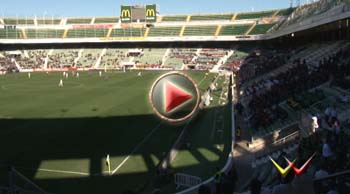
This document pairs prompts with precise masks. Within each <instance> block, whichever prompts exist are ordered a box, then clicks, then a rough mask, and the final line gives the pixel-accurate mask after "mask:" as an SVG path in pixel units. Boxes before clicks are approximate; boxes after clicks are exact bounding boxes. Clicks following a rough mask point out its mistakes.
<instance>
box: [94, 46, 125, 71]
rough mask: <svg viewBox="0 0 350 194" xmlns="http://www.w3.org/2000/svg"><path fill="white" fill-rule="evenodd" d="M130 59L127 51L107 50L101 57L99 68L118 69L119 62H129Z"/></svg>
mask: <svg viewBox="0 0 350 194" xmlns="http://www.w3.org/2000/svg"><path fill="white" fill-rule="evenodd" d="M130 60H131V57H129V56H128V49H111V48H108V49H107V51H106V53H105V55H103V56H102V59H101V64H100V67H105V66H106V67H115V68H119V63H120V62H129V61H130Z"/></svg>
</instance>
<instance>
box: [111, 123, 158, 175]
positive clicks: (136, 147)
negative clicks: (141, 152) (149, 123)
mask: <svg viewBox="0 0 350 194" xmlns="http://www.w3.org/2000/svg"><path fill="white" fill-rule="evenodd" d="M161 124H162V122H160V123H159V124H158V125H157V126H156V127H155V128H153V129H152V131H151V132H150V133H148V134H147V136H146V137H145V138H143V140H142V141H141V142H140V143H139V144H137V145H136V146H135V148H134V149H133V150H132V151H131V152H130V154H129V155H128V156H127V157H126V158H125V159H124V160H123V161H122V162H121V163H120V164H119V165H118V166H117V167H116V168H115V169H114V170H113V171H112V175H113V174H115V173H116V172H117V171H118V170H119V169H120V168H121V167H122V166H123V165H124V164H125V162H126V161H128V160H129V158H130V157H131V155H132V154H133V153H135V152H136V151H137V150H138V149H139V147H140V146H141V145H142V144H143V143H145V142H146V141H147V140H148V139H149V138H150V137H151V136H152V135H153V133H154V132H155V131H157V129H159V127H160V125H161Z"/></svg>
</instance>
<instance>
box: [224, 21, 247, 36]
mask: <svg viewBox="0 0 350 194" xmlns="http://www.w3.org/2000/svg"><path fill="white" fill-rule="evenodd" d="M250 27H251V25H246V24H244V25H225V26H222V28H221V32H220V36H233V35H243V34H245V33H246V32H247V31H248V29H249V28H250Z"/></svg>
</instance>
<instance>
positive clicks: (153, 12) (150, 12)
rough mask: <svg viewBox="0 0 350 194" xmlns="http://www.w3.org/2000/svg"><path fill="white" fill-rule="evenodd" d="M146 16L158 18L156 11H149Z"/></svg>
mask: <svg viewBox="0 0 350 194" xmlns="http://www.w3.org/2000/svg"><path fill="white" fill-rule="evenodd" d="M146 16H147V17H154V16H156V12H155V11H154V9H147V10H146Z"/></svg>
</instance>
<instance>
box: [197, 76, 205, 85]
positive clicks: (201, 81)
mask: <svg viewBox="0 0 350 194" xmlns="http://www.w3.org/2000/svg"><path fill="white" fill-rule="evenodd" d="M204 80H205V76H204V77H203V79H202V80H201V81H200V82H199V83H198V86H200V85H201V83H202V82H203V81H204Z"/></svg>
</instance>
